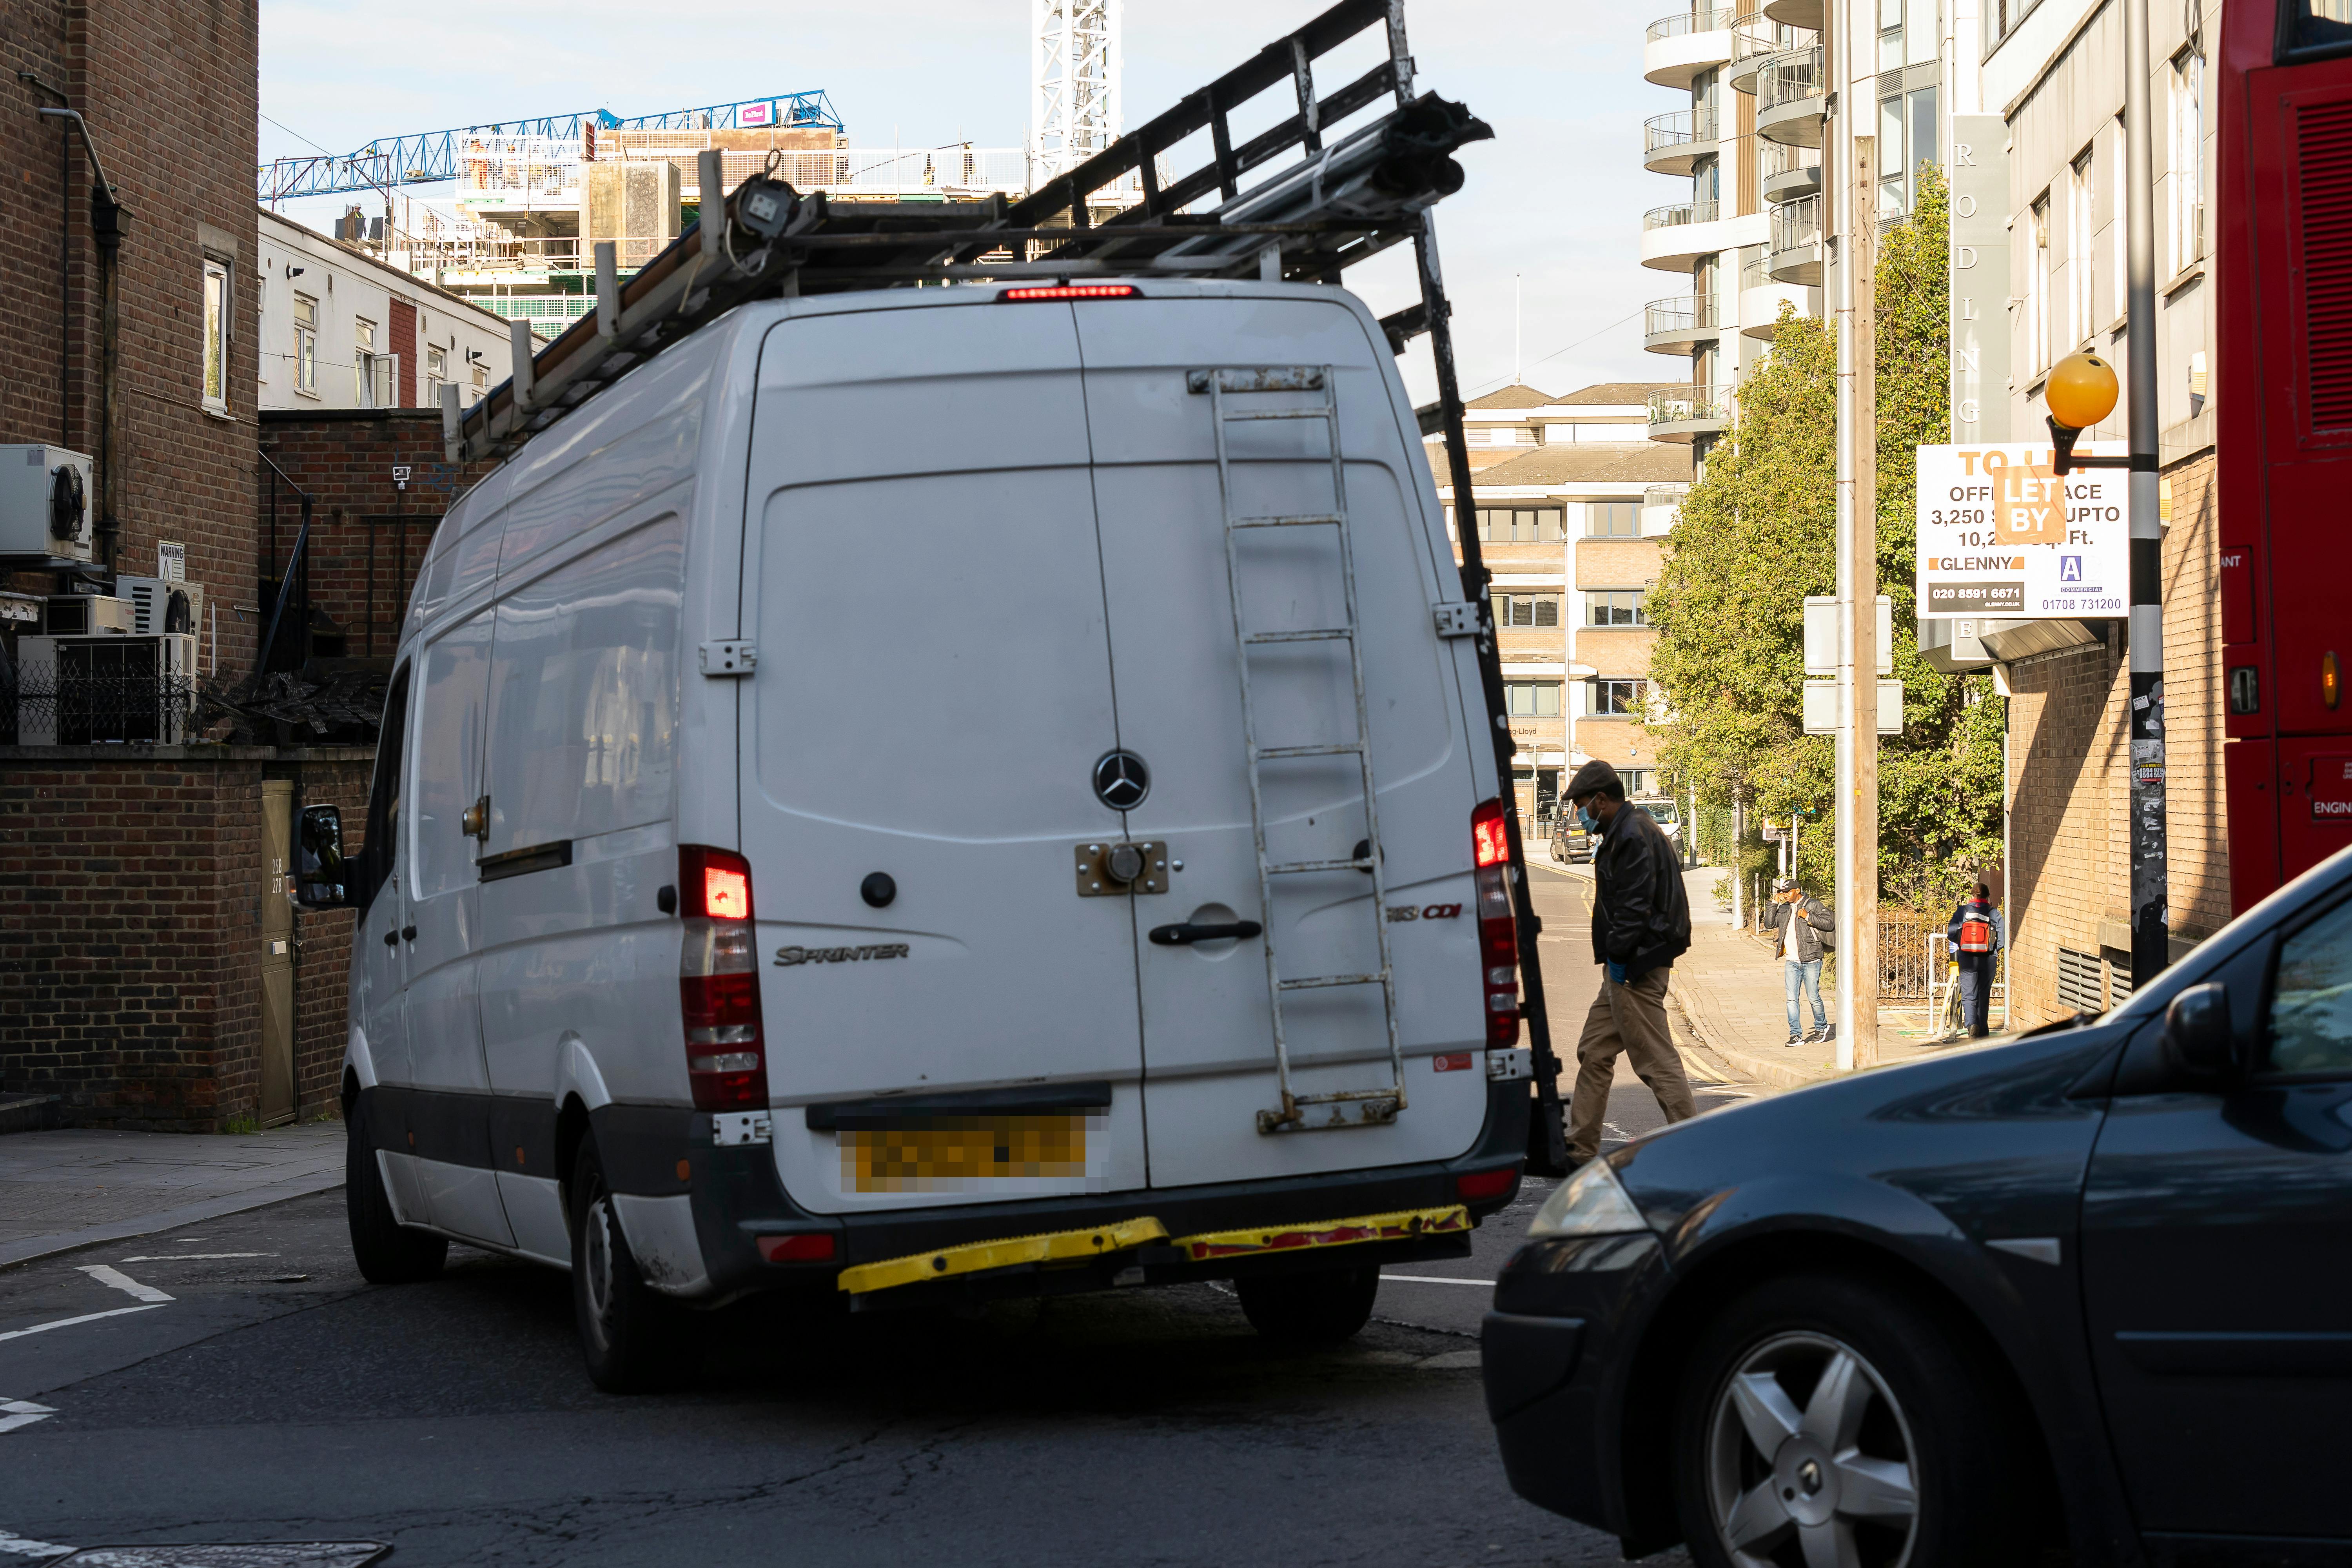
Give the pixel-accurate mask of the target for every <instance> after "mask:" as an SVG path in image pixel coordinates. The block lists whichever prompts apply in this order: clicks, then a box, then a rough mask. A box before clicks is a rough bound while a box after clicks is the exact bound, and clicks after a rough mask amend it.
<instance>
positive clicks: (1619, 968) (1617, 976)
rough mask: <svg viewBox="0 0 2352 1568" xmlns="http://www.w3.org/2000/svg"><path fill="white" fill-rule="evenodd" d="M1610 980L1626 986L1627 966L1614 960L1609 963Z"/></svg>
mask: <svg viewBox="0 0 2352 1568" xmlns="http://www.w3.org/2000/svg"><path fill="white" fill-rule="evenodd" d="M1609 978H1610V980H1611V981H1612V982H1613V983H1615V984H1619V985H1622V984H1625V966H1624V965H1623V964H1622V963H1618V962H1617V961H1616V960H1615V959H1613V958H1612V959H1611V960H1610V961H1609Z"/></svg>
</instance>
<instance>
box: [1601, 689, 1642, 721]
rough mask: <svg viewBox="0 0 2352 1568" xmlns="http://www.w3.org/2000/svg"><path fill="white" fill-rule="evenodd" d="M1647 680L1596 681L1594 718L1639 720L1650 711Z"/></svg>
mask: <svg viewBox="0 0 2352 1568" xmlns="http://www.w3.org/2000/svg"><path fill="white" fill-rule="evenodd" d="M1649 701H1650V683H1649V682H1648V681H1646V680H1596V681H1594V682H1593V683H1592V716H1593V717H1595V718H1607V717H1610V716H1612V715H1615V716H1618V717H1623V718H1639V717H1641V716H1642V715H1643V713H1645V712H1647V711H1649Z"/></svg>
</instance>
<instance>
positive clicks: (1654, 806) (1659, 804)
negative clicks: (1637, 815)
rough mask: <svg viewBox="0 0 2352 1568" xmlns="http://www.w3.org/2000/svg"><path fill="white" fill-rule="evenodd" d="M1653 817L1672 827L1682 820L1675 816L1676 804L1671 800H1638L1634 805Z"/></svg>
mask: <svg viewBox="0 0 2352 1568" xmlns="http://www.w3.org/2000/svg"><path fill="white" fill-rule="evenodd" d="M1633 804H1634V805H1638V806H1640V807H1641V808H1642V809H1643V811H1646V812H1648V813H1649V814H1650V815H1651V816H1654V817H1655V818H1657V819H1658V820H1659V821H1660V822H1662V823H1664V824H1665V825H1666V826H1669V827H1671V826H1674V825H1675V823H1677V822H1679V821H1681V820H1682V818H1680V817H1679V816H1675V803H1674V802H1673V801H1670V800H1637V801H1635V802H1634V803H1633Z"/></svg>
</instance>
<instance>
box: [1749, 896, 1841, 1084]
mask: <svg viewBox="0 0 2352 1568" xmlns="http://www.w3.org/2000/svg"><path fill="white" fill-rule="evenodd" d="M1764 929H1765V930H1766V931H1777V932H1779V933H1780V934H1779V935H1778V937H1777V938H1776V939H1775V940H1774V942H1773V943H1772V951H1773V952H1775V953H1776V954H1778V955H1779V957H1780V984H1781V988H1782V989H1783V990H1784V991H1786V992H1787V993H1788V997H1789V1044H1790V1045H1792V1046H1798V1045H1806V1044H1810V1043H1811V1042H1812V1041H1814V1040H1816V1039H1827V1038H1829V1033H1830V1016H1829V1014H1828V1013H1826V1012H1824V1011H1823V1010H1822V946H1823V943H1822V932H1824V931H1836V930H1837V917H1836V916H1834V915H1832V913H1830V911H1829V910H1826V909H1823V908H1822V906H1821V905H1820V904H1817V903H1815V902H1814V901H1813V900H1811V899H1810V898H1808V897H1807V896H1806V895H1805V894H1804V892H1803V891H1802V890H1801V889H1799V888H1798V886H1797V879H1795V878H1794V877H1783V878H1781V879H1780V880H1779V881H1777V882H1775V883H1773V884H1772V907H1771V908H1770V909H1769V910H1766V911H1765V912H1764ZM1832 940H1835V939H1834V938H1832ZM1800 991H1802V992H1803V994H1805V995H1806V996H1808V997H1810V998H1811V1000H1812V1004H1813V1026H1812V1027H1811V1029H1805V1030H1801V1029H1800V1028H1799V1027H1798V1025H1799V1024H1800V1023H1801V1021H1802V1015H1801V1013H1800V1012H1799V1010H1798V1007H1797V997H1798V993H1799V992H1800Z"/></svg>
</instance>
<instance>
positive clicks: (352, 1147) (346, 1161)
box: [343, 1102, 449, 1285]
mask: <svg viewBox="0 0 2352 1568" xmlns="http://www.w3.org/2000/svg"><path fill="white" fill-rule="evenodd" d="M363 1105H364V1102H362V1106H354V1107H353V1108H352V1119H351V1120H350V1121H347V1122H345V1123H344V1124H343V1213H344V1215H345V1216H346V1218H348V1220H349V1221H350V1223H351V1229H352V1258H354V1259H356V1260H357V1261H358V1263H359V1266H360V1272H361V1274H362V1275H364V1276H365V1277H366V1278H367V1280H368V1282H369V1283H370V1284H373V1285H407V1284H411V1283H414V1282H415V1281H416V1280H419V1279H432V1278H433V1277H434V1276H435V1275H436V1274H438V1273H440V1272H441V1265H442V1264H443V1263H444V1262H446V1260H447V1259H448V1257H449V1238H448V1237H442V1236H434V1235H431V1234H429V1233H427V1232H425V1231H421V1230H410V1229H408V1228H407V1227H406V1226H403V1225H402V1224H401V1223H400V1222H399V1221H398V1220H396V1219H394V1217H393V1214H392V1194H389V1193H387V1192H385V1191H384V1190H383V1162H381V1161H379V1160H378V1159H377V1158H376V1157H375V1146H374V1144H373V1142H372V1141H371V1140H370V1139H369V1137H368V1128H367V1111H366V1110H364V1109H363V1108H362V1107H363Z"/></svg>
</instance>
